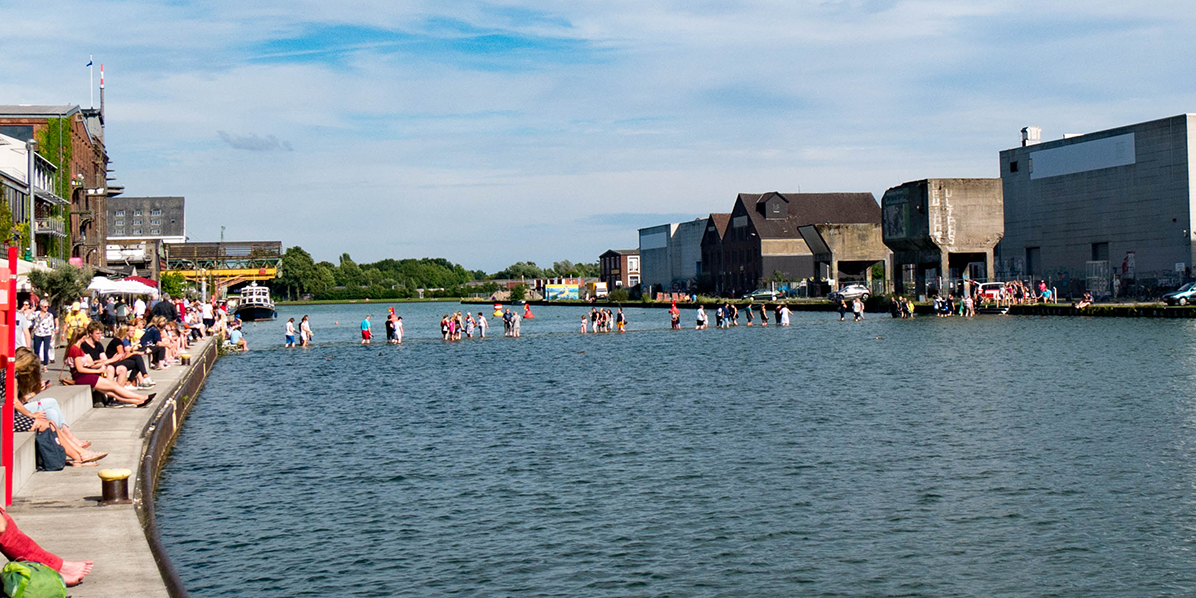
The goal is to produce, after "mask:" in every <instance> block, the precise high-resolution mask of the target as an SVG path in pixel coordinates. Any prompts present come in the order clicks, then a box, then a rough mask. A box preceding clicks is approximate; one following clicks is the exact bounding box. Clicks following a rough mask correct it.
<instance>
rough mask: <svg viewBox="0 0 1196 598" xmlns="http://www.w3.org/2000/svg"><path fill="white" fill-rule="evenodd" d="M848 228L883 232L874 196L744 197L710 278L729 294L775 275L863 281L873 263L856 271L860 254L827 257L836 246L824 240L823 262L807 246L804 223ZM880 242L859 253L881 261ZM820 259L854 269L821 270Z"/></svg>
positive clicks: (709, 245) (709, 239) (708, 247)
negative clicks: (819, 266)
mask: <svg viewBox="0 0 1196 598" xmlns="http://www.w3.org/2000/svg"><path fill="white" fill-rule="evenodd" d="M844 224H858V225H863V226H865V227H872V228H874V229H876V230H877V231H879V229H880V206H879V205H878V204H877V203H876V198H875V197H873V195H872V194H871V193H778V192H775V191H774V192H770V193H740V194H739V195H738V197H736V199H735V207H734V208H733V209H732V210H731V218H730V224H729V226H728V227H727V229H726V232H725V233H724V234H723V235H722V238H721V240H720V244H721V255H722V259H721V261H720V263H719V267H718V269H711V270H710V272H709V276H710V279H711V280H713V281H715V283H716V286H717V287H718V288H719V290H720V292H722V293H729V294H743V293H748V292H751V291H753V290H755V289H756V288H757V286H759V285H760V284H761V281H763V280H766V279H771V278H773V277H778V278H779V280H783V281H796V280H806V279H816V278H818V277H823V278H827V279H831V280H841V279H843V278H857V277H858V278H860V279H864V278H866V277H867V268H868V267H870V266H871V264H868V266H864V267H863V271H858V270H856V269H854V268H853V266H854V265H855V263H856V261H858V260H856V259H854V258H855V257H856V255H857V254H856V253H853V254H852V258H851V259H842V260H840V259H836V258H834V257H832V256H829V255H828V254H827V253H826V252H828V251H830V252H833V250H834V249H833V247H832V244H827V243H825V242H822V243H821V244H820V245H819V246H818V247H817V250H818V253H819V255H820V256H821V257H822V258H823V259H822V260H816V256H815V253H816V252H815V250H814V249H812V248H811V247H810V246H809V244H807V242H806V239H805V238H804V237H803V236H802V234H801V230H800V228H801V227H803V226H806V225H844ZM709 228H710V227H709V225H708V226H707V234H706V236H704V237H703V240H704V246H703V248H702V253H703V254H704V255H710V254H712V253H713V252H714V250H715V247H714V246H713V245H714V243H715V236H714V235H712V234H710V230H709ZM716 228H717V226H716ZM828 230H829V229H828ZM812 238H813V237H812ZM844 240H846V237H844ZM824 241H825V240H824ZM880 241H881V236H880V235H879V233H877V234H876V235H874V237H873V241H870V242H869V243H871V246H869V247H867V248H864V249H862V250H861V251H860V252H859V253H861V254H867V255H871V256H874V257H875V259H876V261H883V260H884V259H885V257H886V256H887V255H888V251H887V250H886V249H885V247H884V244H883V243H881V242H880ZM837 242H838V241H836V243H837ZM835 246H836V247H837V245H835ZM819 261H821V262H823V263H835V264H838V265H839V267H840V268H843V267H847V268H851V271H850V272H843V271H842V270H841V269H840V270H838V271H834V272H832V271H829V270H826V269H824V272H819V271H818V268H817V263H818V262H819ZM872 263H875V262H872Z"/></svg>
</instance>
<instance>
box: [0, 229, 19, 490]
mask: <svg viewBox="0 0 1196 598" xmlns="http://www.w3.org/2000/svg"><path fill="white" fill-rule="evenodd" d="M7 270H8V271H7V272H6V274H7V275H8V276H6V277H4V278H8V280H7V281H4V282H3V283H0V284H4V286H5V290H6V291H7V293H8V303H7V307H8V309H7V310H6V311H5V312H3V314H4V315H3V318H4V323H5V324H7V325H8V336H9V338H8V343H7V345H8V346H9V347H13V348H14V349H15V347H16V346H17V344H16V331H17V327H16V319H17V318H16V314H17V310H16V307H17V248H16V247H9V248H8V268H7ZM14 352H15V350H14ZM0 357H3V358H4V382H5V384H4V412H3V414H2V415H0V433H2V434H3V435H4V438H3V445H2V446H3V451H0V452H2V453H3V464H4V506H5V507H9V506H12V461H13V452H14V451H13V449H14V446H13V431H12V429H13V424H12V417H13V416H12V413H13V402H14V401H15V400H16V398H17V376H16V359H15V357H14V356H13V355H3V356H0Z"/></svg>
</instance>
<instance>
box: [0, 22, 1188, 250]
mask: <svg viewBox="0 0 1196 598" xmlns="http://www.w3.org/2000/svg"><path fill="white" fill-rule="evenodd" d="M398 4H401V6H400V5H396V3H385V2H369V1H365V0H354V1H351V2H348V3H327V2H319V1H316V0H298V1H297V2H292V3H286V4H274V5H269V6H265V7H262V6H257V5H254V4H253V3H244V2H231V1H225V0H217V1H215V2H210V3H205V4H204V5H202V6H196V5H176V4H169V5H167V4H157V3H151V2H111V3H108V4H106V5H105V6H106V10H104V11H95V10H91V9H90V8H88V5H86V4H84V3H71V2H67V3H65V4H62V5H56V6H55V7H54V8H53V9H49V8H42V7H32V8H31V7H30V6H28V5H25V6H21V7H20V8H19V9H18V8H15V7H11V8H5V7H0V19H2V20H3V21H4V22H5V23H6V35H7V39H8V41H9V42H10V43H8V44H6V47H5V50H6V57H5V60H4V61H3V62H2V63H0V80H3V81H5V82H6V84H5V86H4V88H3V90H2V91H0V102H5V103H63V102H74V103H80V104H82V103H85V102H86V101H87V89H86V85H87V73H86V69H84V68H82V65H83V64H85V63H86V56H87V55H88V54H95V55H96V62H97V63H99V62H105V63H106V64H107V67H108V73H109V77H108V84H109V86H108V92H109V93H108V115H109V118H108V121H109V126H108V131H107V139H108V143H109V151H110V154H111V155H112V157H113V158H114V160H115V161H116V162H115V166H116V167H117V175H118V176H119V177H120V182H121V183H122V184H124V185H125V186H126V188H127V189H128V192H129V193H131V194H182V195H186V196H187V198H188V207H189V209H188V224H189V228H190V233H191V234H192V236H193V237H196V238H200V239H204V238H214V237H215V236H216V235H217V234H218V233H219V227H220V226H221V225H222V224H223V225H227V226H228V227H229V234H230V235H232V236H241V237H242V238H250V237H255V238H262V237H268V238H277V239H281V240H282V241H283V242H284V243H286V244H287V245H294V244H299V245H303V246H304V247H305V248H307V249H309V250H310V251H312V252H313V254H315V256H316V257H317V259H330V258H332V257H334V256H336V255H337V254H339V253H341V252H342V251H349V252H350V253H352V254H353V256H354V257H355V258H356V259H358V260H359V261H371V260H375V259H380V258H383V257H409V256H415V257H420V256H424V255H429V256H434V255H435V256H444V257H448V258H449V259H453V260H456V261H460V262H462V263H464V264H465V265H466V266H468V267H471V268H485V269H490V270H494V269H497V268H498V267H501V266H504V265H506V264H508V263H511V262H513V261H516V260H522V259H531V260H534V261H538V262H545V263H547V262H551V261H553V260H559V259H571V260H574V261H578V260H593V259H595V258H596V256H597V254H598V253H599V252H601V251H602V250H603V249H606V248H608V247H613V246H626V245H634V242H635V232H634V231H630V230H629V231H625V232H623V233H621V234H619V233H615V234H612V231H610V230H606V229H598V228H593V229H589V228H586V227H585V226H582V225H579V224H578V223H579V222H582V223H584V222H586V220H585V218H586V217H588V216H592V215H597V214H607V213H635V212H642V213H702V212H709V211H726V210H728V209H729V208H730V204H731V201H732V200H733V198H734V195H735V193H737V192H740V191H766V190H774V189H775V190H796V189H797V188H798V187H800V188H801V189H802V190H804V191H836V190H844V191H859V190H864V191H872V192H873V193H875V194H877V196H878V197H879V195H880V193H882V192H883V190H884V189H885V188H886V187H888V186H891V185H895V184H899V183H901V182H903V181H906V180H913V179H917V178H923V177H927V176H996V162H997V152H998V151H999V150H1001V149H1004V148H1006V147H1010V146H1012V145H1014V144H1016V142H1017V130H1018V129H1020V128H1021V127H1022V126H1025V125H1028V124H1037V125H1040V126H1042V127H1043V128H1044V130H1045V132H1046V133H1047V135H1048V137H1049V136H1061V135H1062V134H1063V133H1064V132H1083V131H1090V130H1095V129H1099V128H1105V127H1111V126H1117V125H1120V124H1126V123H1130V122H1136V121H1140V120H1146V119H1152V118H1158V117H1163V116H1168V115H1172V114H1177V113H1181V112H1185V111H1191V110H1192V109H1193V105H1194V104H1193V102H1194V100H1196V93H1194V91H1193V89H1192V86H1191V84H1190V83H1189V81H1191V80H1193V78H1192V77H1191V74H1192V73H1191V72H1190V71H1191V70H1192V69H1193V67H1192V66H1191V65H1189V64H1188V63H1185V62H1183V61H1178V60H1176V59H1175V57H1177V56H1186V55H1191V54H1192V49H1193V48H1192V45H1193V44H1194V43H1196V42H1193V41H1192V40H1191V39H1190V37H1191V36H1189V35H1188V34H1187V32H1188V31H1190V30H1191V28H1192V25H1194V24H1196V23H1194V22H1193V21H1196V19H1194V17H1196V7H1192V6H1190V5H1189V4H1187V3H1182V2H1177V1H1174V0H1164V1H1160V2H1154V3H1150V4H1147V5H1137V6H1132V5H1126V4H1125V3H1123V2H1113V1H1109V0H1090V1H1085V2H1080V1H1057V2H1045V3H1044V2H1041V1H1033V0H1010V1H1007V2H1001V3H993V2H990V1H978V0H954V1H946V0H944V1H931V0H897V1H895V0H806V1H798V2H793V1H780V0H776V1H762V2H752V3H741V2H722V1H718V0H709V1H705V2H701V1H699V2H681V1H679V0H678V1H671V2H645V1H630V0H626V1H623V0H614V1H603V2H597V1H581V2H570V3H533V2H496V3H483V2H465V3H450V4H444V3H437V2H404V3H398ZM79 14H88V15H89V17H88V18H87V19H79V18H78V17H77V15H79ZM445 23H449V24H450V25H452V26H456V27H458V28H459V29H460V31H459V32H458V33H456V34H452V33H444V24H445ZM328 27H350V28H352V27H359V28H371V29H374V30H377V29H388V30H392V31H394V32H396V35H400V34H401V35H404V36H413V37H414V38H416V39H428V36H431V39H432V40H433V42H435V39H437V38H436V37H435V36H437V35H440V36H443V37H445V38H446V39H447V38H451V39H447V41H445V42H444V43H443V44H441V45H437V43H430V44H426V45H423V46H418V47H419V49H418V50H412V49H410V48H409V47H408V46H407V45H406V44H405V43H398V42H393V43H392V42H385V43H369V42H366V43H357V44H356V46H354V43H349V46H353V47H352V48H351V49H348V50H346V49H345V48H343V47H341V48H338V49H337V50H336V52H335V59H332V58H327V59H326V58H325V57H321V58H318V59H317V58H312V59H292V60H277V59H275V60H263V59H262V56H263V55H265V54H268V53H271V52H272V53H274V54H285V53H288V52H290V53H292V54H294V55H295V56H302V55H303V53H304V52H305V51H306V50H305V46H303V45H302V44H299V45H297V46H295V47H293V48H291V47H290V46H287V45H285V44H284V45H282V46H278V45H277V44H278V40H280V39H290V38H296V37H302V36H304V35H306V34H309V33H310V32H311V31H313V30H316V31H318V30H320V28H328ZM471 30H474V31H479V32H489V33H496V34H500V35H503V36H507V37H510V38H527V39H531V40H533V42H534V40H538V39H539V40H543V39H549V40H564V41H563V42H562V43H563V44H571V45H566V46H564V47H566V48H567V49H566V50H563V51H564V52H573V53H576V54H578V56H579V57H580V58H582V60H553V59H552V56H551V54H548V55H546V57H545V59H543V60H538V61H535V62H533V63H531V64H528V63H527V62H526V61H524V62H519V63H512V64H511V65H509V67H504V66H503V61H504V60H505V59H507V58H508V55H516V54H517V53H518V50H512V51H511V52H510V53H504V52H496V53H492V54H486V55H484V56H482V58H485V59H486V60H488V61H489V62H486V63H485V65H491V66H485V65H482V66H479V64H475V63H474V62H471V60H468V59H469V58H470V56H464V58H465V59H463V56H462V54H461V50H459V49H454V47H453V46H451V43H452V42H455V41H457V40H458V39H460V38H461V37H468V36H469V35H471V33H470V31H471ZM114 31H119V32H121V33H120V35H113V34H112V32H114ZM47 32H54V33H53V34H52V35H51V34H49V33H47ZM401 39H406V38H401ZM316 47H317V50H318V49H319V48H320V47H322V46H319V45H318V44H317V46H316ZM271 48H273V49H272V50H271ZM279 48H281V49H279ZM288 48H289V49H288ZM324 54H326V53H324ZM314 55H321V56H322V53H321V52H320V51H316V52H314ZM534 56H541V55H538V54H534ZM495 65H496V66H495ZM217 131H222V132H225V133H216V132H217ZM283 140H286V141H283ZM291 144H294V146H295V147H296V148H301V149H300V151H286V150H288V149H289V148H290V145H291ZM237 150H258V151H237ZM271 150H273V151H271Z"/></svg>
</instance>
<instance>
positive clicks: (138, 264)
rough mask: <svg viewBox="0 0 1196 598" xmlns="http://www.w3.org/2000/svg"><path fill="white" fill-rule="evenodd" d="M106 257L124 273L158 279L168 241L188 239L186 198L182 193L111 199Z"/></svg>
mask: <svg viewBox="0 0 1196 598" xmlns="http://www.w3.org/2000/svg"><path fill="white" fill-rule="evenodd" d="M107 203H108V205H107V218H106V221H107V223H108V230H107V231H106V232H107V240H108V244H107V245H106V247H105V257H106V260H107V263H108V267H109V268H112V269H113V270H114V271H117V272H120V273H122V274H138V275H141V276H148V277H150V278H154V279H157V278H158V276H159V275H160V274H161V272H162V266H163V260H164V259H165V257H166V253H165V245H166V244H167V243H185V242H186V241H187V234H186V218H185V216H186V209H185V208H186V200H185V199H184V198H182V197H111V198H109V199H108V202H107Z"/></svg>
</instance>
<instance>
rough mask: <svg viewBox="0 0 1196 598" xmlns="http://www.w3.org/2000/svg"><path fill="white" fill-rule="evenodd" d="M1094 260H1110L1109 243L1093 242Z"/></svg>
mask: <svg viewBox="0 0 1196 598" xmlns="http://www.w3.org/2000/svg"><path fill="white" fill-rule="evenodd" d="M1092 261H1094V262H1107V261H1109V244H1108V243H1093V244H1092Z"/></svg>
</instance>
